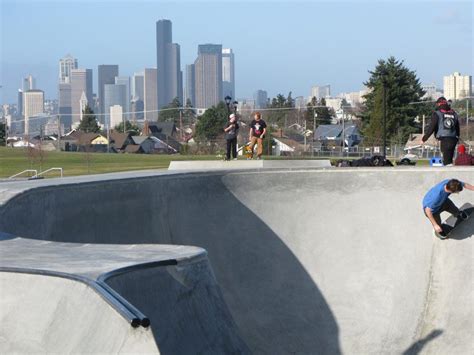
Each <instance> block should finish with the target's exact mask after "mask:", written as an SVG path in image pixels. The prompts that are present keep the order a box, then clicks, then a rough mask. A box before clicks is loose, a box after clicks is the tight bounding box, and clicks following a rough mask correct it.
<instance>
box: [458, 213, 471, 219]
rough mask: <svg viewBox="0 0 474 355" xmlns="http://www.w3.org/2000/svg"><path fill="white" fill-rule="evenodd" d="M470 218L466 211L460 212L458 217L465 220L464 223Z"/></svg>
mask: <svg viewBox="0 0 474 355" xmlns="http://www.w3.org/2000/svg"><path fill="white" fill-rule="evenodd" d="M468 217H469V216H468V215H467V213H466V212H464V211H460V212H459V213H458V216H457V218H458V219H460V220H463V221H465V220H466V219H467V218H468Z"/></svg>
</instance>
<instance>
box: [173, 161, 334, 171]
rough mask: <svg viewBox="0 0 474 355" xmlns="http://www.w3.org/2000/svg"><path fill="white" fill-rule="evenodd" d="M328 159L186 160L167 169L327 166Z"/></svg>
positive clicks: (174, 162)
mask: <svg viewBox="0 0 474 355" xmlns="http://www.w3.org/2000/svg"><path fill="white" fill-rule="evenodd" d="M329 167H331V162H330V161H329V160H231V161H219V160H188V161H172V162H171V163H170V166H169V168H168V170H241V169H282V168H283V169H302V168H303V169H304V168H329Z"/></svg>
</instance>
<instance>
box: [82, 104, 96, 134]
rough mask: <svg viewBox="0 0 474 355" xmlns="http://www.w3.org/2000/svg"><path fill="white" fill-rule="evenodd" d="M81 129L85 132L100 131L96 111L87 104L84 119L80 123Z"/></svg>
mask: <svg viewBox="0 0 474 355" xmlns="http://www.w3.org/2000/svg"><path fill="white" fill-rule="evenodd" d="M78 130H79V131H82V132H85V133H99V132H100V127H99V124H98V123H97V119H96V117H95V115H94V111H92V109H91V108H90V107H89V105H87V106H86V107H85V108H84V110H83V111H82V120H81V122H80V123H79V127H78Z"/></svg>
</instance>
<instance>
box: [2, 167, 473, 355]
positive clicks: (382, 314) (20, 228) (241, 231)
mask: <svg viewBox="0 0 474 355" xmlns="http://www.w3.org/2000/svg"><path fill="white" fill-rule="evenodd" d="M451 177H455V178H458V179H461V180H464V181H467V182H471V183H472V182H473V181H472V180H473V178H474V174H473V170H472V168H468V167H466V168H452V169H448V168H420V169H418V168H417V169H410V168H372V169H370V168H367V169H340V170H339V169H323V170H292V169H287V170H283V169H282V170H269V171H265V170H259V171H239V172H209V173H191V174H172V173H167V174H166V175H163V176H145V177H140V176H139V175H138V174H137V177H136V178H135V179H130V176H127V179H124V180H120V179H115V180H110V179H106V180H104V181H98V180H96V181H94V182H92V183H78V184H73V183H67V184H60V185H58V183H57V182H50V184H51V185H50V186H47V185H43V186H42V187H40V188H37V189H23V190H21V189H20V187H19V186H18V185H15V188H16V191H17V194H16V195H15V196H13V197H11V198H10V199H9V200H8V201H7V202H6V203H5V204H4V205H3V206H2V207H0V230H3V231H6V232H10V233H15V234H17V235H21V236H24V237H29V238H35V239H41V240H52V241H61V242H79V243H110V244H130V243H133V244H152V243H159V244H177V245H179V244H183V245H194V246H198V247H202V248H204V249H205V250H207V252H208V256H209V260H210V263H211V265H212V268H213V270H214V272H215V276H216V280H217V282H218V284H219V286H220V289H221V290H222V294H223V299H224V301H225V304H226V307H228V309H229V311H230V314H231V316H232V318H233V321H235V324H236V327H237V333H238V334H239V335H240V336H241V338H242V340H243V341H244V342H245V344H246V345H247V346H248V347H249V349H250V351H252V352H253V353H258V354H260V353H261V354H288V353H306V354H307V353H318V354H338V353H346V354H400V353H406V354H418V353H423V354H435V353H437V354H446V353H450V354H472V353H473V350H474V348H473V346H474V343H473V340H472V332H473V319H474V314H473V309H474V295H473V287H472V286H473V283H472V280H473V275H472V272H473V263H472V260H473V244H472V243H473V241H472V240H473V239H472V236H473V233H474V224H473V223H474V218H471V219H470V220H469V221H468V222H466V223H464V225H463V226H460V228H459V229H458V230H457V231H456V232H455V234H453V236H452V239H448V240H444V241H441V240H438V239H435V238H434V237H433V235H432V230H431V226H430V223H429V222H428V220H427V219H426V217H425V216H424V215H423V212H422V207H421V200H422V198H423V195H424V194H425V193H426V191H427V190H428V189H429V188H431V187H432V186H433V185H434V184H436V183H437V182H439V181H441V180H442V179H446V178H451ZM53 185H56V186H53ZM5 186H6V185H5ZM452 199H453V201H454V202H455V203H456V204H457V205H458V206H460V205H462V204H465V203H471V204H472V201H473V200H474V193H473V192H470V191H463V192H462V193H461V194H458V195H453V196H452ZM71 200H72V201H74V203H71ZM91 201H94V203H91ZM46 211H47V213H46ZM125 211H126V213H125ZM24 216H28V218H25V217H24ZM446 217H447V215H446V216H443V218H446ZM147 277H152V276H151V275H143V280H147ZM132 283H133V280H127V284H129V285H131V284H132ZM142 284H146V282H145V281H143V282H139V283H137V284H136V285H135V286H134V287H136V288H139V287H140V285H142ZM114 287H117V288H120V289H121V292H123V294H127V292H129V291H128V286H127V287H122V286H121V282H119V280H117V282H116V283H115V284H114ZM171 296H172V297H174V294H171ZM127 297H130V296H127ZM134 302H136V303H137V304H139V302H140V301H139V300H137V301H134ZM169 317H170V318H167V317H166V319H167V322H170V323H173V322H175V321H177V320H175V319H174V318H173V314H172V313H170V316H169ZM179 319H181V318H179ZM169 336H171V337H172V336H173V335H169ZM228 352H229V353H230V352H231V351H228Z"/></svg>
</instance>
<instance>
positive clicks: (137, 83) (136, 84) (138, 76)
mask: <svg viewBox="0 0 474 355" xmlns="http://www.w3.org/2000/svg"><path fill="white" fill-rule="evenodd" d="M143 75H144V74H143V72H142V73H135V74H133V77H132V92H131V94H132V97H133V98H135V99H140V100H143V98H144V96H143V91H144V87H143Z"/></svg>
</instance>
